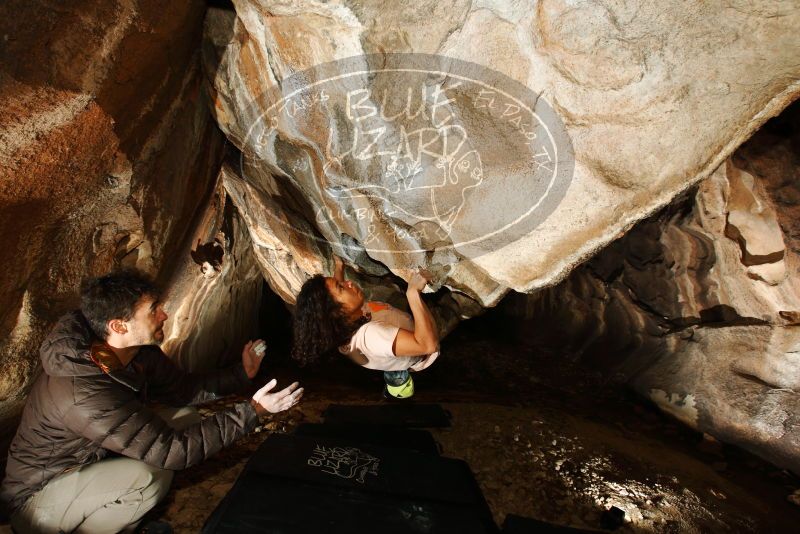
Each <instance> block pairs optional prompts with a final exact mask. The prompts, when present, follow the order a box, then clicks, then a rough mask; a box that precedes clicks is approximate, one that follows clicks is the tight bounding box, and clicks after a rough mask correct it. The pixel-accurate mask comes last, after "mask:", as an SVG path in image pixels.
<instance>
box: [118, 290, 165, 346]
mask: <svg viewBox="0 0 800 534" xmlns="http://www.w3.org/2000/svg"><path fill="white" fill-rule="evenodd" d="M166 320H167V314H166V313H164V309H163V308H162V307H161V302H160V301H159V300H158V299H157V298H155V297H153V296H150V295H145V296H143V297H142V298H141V299H139V302H137V303H136V306H135V307H134V311H133V317H131V319H130V320H129V321H126V322H127V324H128V336H130V337H129V346H138V345H158V344H159V343H161V342H162V341H164V321H166Z"/></svg>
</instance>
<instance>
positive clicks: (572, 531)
mask: <svg viewBox="0 0 800 534" xmlns="http://www.w3.org/2000/svg"><path fill="white" fill-rule="evenodd" d="M594 532H608V531H607V530H592V529H582V528H577V527H568V526H564V525H555V524H553V523H548V522H546V521H540V520H538V519H531V518H529V517H522V516H518V515H513V514H508V515H507V516H506V520H505V521H504V522H503V534H590V533H594Z"/></svg>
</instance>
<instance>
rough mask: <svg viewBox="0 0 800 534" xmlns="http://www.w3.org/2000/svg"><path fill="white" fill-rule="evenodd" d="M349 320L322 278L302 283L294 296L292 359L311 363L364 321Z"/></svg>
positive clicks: (301, 362)
mask: <svg viewBox="0 0 800 534" xmlns="http://www.w3.org/2000/svg"><path fill="white" fill-rule="evenodd" d="M364 322H365V321H364V320H359V321H356V322H355V323H353V322H350V321H348V320H347V318H346V317H345V316H344V314H343V313H342V308H341V305H340V304H339V303H338V302H336V301H335V300H334V299H333V297H332V296H331V294H330V291H328V287H327V286H326V285H325V277H324V276H322V275H319V274H318V275H316V276H314V277H312V278H310V279H309V280H306V282H305V283H304V284H303V287H302V288H301V289H300V294H299V295H297V303H296V305H295V312H294V321H293V325H292V331H293V332H292V337H293V344H292V358H294V359H295V360H297V362H298V363H300V365H301V366H303V365H308V364H313V363H316V362H318V361H320V360H321V359H322V357H323V356H326V355H328V354H329V353H330V352H331V351H333V350H334V349H336V348H337V347H339V346H340V345H342V344H344V343H346V342H347V341H349V340H350V337H351V336H352V335H353V333H354V332H355V331H356V330H357V329H358V327H359V326H361V325H362V324H364Z"/></svg>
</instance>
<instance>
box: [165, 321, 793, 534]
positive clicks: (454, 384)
mask: <svg viewBox="0 0 800 534" xmlns="http://www.w3.org/2000/svg"><path fill="white" fill-rule="evenodd" d="M269 364H270V362H269V361H268V362H266V363H265V367H267V371H268V372H269V367H268V366H269ZM269 376H275V377H277V378H278V380H279V384H281V383H288V381H290V380H295V379H299V380H301V381H302V383H303V384H304V386H305V387H306V396H305V398H304V400H303V402H302V403H301V405H300V406H298V407H297V408H295V409H293V410H292V411H290V412H288V413H284V414H279V415H277V416H275V417H273V418H271V419H268V420H267V421H266V422H265V424H264V425H263V427H261V428H260V429H259V432H257V433H254V434H251V435H250V436H248V437H247V438H245V439H243V440H241V441H239V442H238V443H236V444H235V445H234V446H232V447H230V448H228V449H226V450H223V451H222V452H220V453H219V454H217V455H216V456H215V457H213V458H211V459H210V460H208V461H207V462H205V463H204V464H201V465H199V466H196V467H194V468H191V469H187V470H185V471H182V472H178V473H176V476H175V480H174V483H173V488H172V490H171V491H170V494H169V496H168V497H167V499H166V500H165V501H164V502H163V503H162V504H160V505H159V507H158V508H157V509H156V510H155V511H154V513H153V514H152V515H153V517H155V518H161V519H164V520H166V521H168V522H170V523H171V524H172V525H173V527H174V528H175V531H176V532H186V533H188V532H197V531H199V530H200V528H201V527H202V525H203V524H204V522H205V521H206V519H207V518H208V516H209V515H210V514H211V512H212V511H213V509H214V508H215V507H216V506H217V504H218V503H219V502H220V500H221V499H222V498H223V497H224V495H225V494H226V493H227V492H228V491H229V490H230V488H231V487H232V485H233V483H234V481H235V479H236V477H237V476H238V474H239V473H240V471H241V470H242V468H243V467H244V464H245V463H246V461H247V459H248V458H249V457H250V455H251V454H252V452H253V451H254V450H255V449H256V448H257V447H258V446H259V445H260V444H261V442H262V441H263V440H264V439H266V438H267V437H268V435H269V434H270V433H274V432H290V431H291V430H292V428H293V427H295V426H297V425H298V424H299V423H303V422H320V421H321V414H322V412H323V410H324V409H325V408H326V407H327V406H328V405H329V404H331V403H343V404H347V403H354V404H369V403H379V402H385V401H383V400H382V399H381V397H380V391H381V387H382V379H381V374H380V373H377V372H371V371H366V370H363V369H360V368H358V367H356V366H352V365H351V364H348V363H347V362H335V363H334V364H331V365H330V366H329V367H328V368H326V369H325V370H323V371H322V372H317V373H314V374H309V373H304V372H302V371H298V370H297V369H296V368H293V367H292V366H290V365H280V364H278V365H277V366H273V369H272V374H270V375H269ZM415 383H416V389H417V394H416V396H415V400H416V402H433V403H439V404H441V405H442V406H443V407H444V408H445V409H447V410H449V411H450V412H451V413H452V416H453V420H452V427H451V428H446V429H432V430H431V433H432V434H433V436H434V437H435V439H436V440H437V441H438V442H439V443H440V444H441V446H442V448H443V454H444V455H445V456H449V457H454V458H460V459H463V460H466V461H467V462H468V463H469V465H470V466H471V468H472V470H473V472H474V473H475V476H476V478H477V480H478V483H479V485H480V487H481V489H482V490H483V492H484V495H485V497H486V500H487V502H488V504H489V506H490V508H491V509H492V513H493V514H494V517H495V520H496V521H497V523H498V524H502V522H503V520H504V518H505V516H506V514H510V513H513V514H517V515H522V516H526V517H534V518H537V519H540V520H545V521H550V522H554V523H559V524H564V525H572V526H578V527H588V528H600V527H601V515H602V512H603V511H604V510H605V509H607V508H609V507H610V506H616V507H618V508H621V509H623V510H624V511H625V512H626V522H625V524H624V525H623V526H622V527H620V528H619V529H618V530H617V531H618V532H681V533H685V532H723V531H725V532H767V531H771V532H794V531H796V528H797V525H798V524H800V507H798V506H795V505H794V504H792V503H790V502H789V501H788V500H787V496H788V495H789V494H791V493H792V492H793V491H794V490H796V489H797V488H798V487H800V480H799V479H798V478H797V477H796V476H794V475H793V474H791V473H788V472H786V471H784V470H781V469H779V468H777V467H775V466H772V465H770V464H768V463H766V462H764V461H761V460H760V459H758V458H756V457H754V456H752V455H750V454H748V453H746V452H744V451H742V450H740V449H738V448H736V447H733V446H728V445H723V444H720V443H717V442H715V441H713V440H709V439H708V438H705V439H704V438H703V436H702V435H700V434H698V433H696V432H693V431H692V430H690V429H688V428H686V427H684V426H683V425H681V424H679V423H678V422H676V421H674V420H672V419H670V418H668V417H667V416H665V415H662V414H661V413H660V412H658V411H657V410H656V409H655V407H654V406H652V405H651V404H649V403H648V402H647V401H644V400H642V399H640V398H638V397H636V396H634V395H633V394H631V393H629V392H627V391H626V390H624V389H621V388H619V387H617V386H614V385H609V384H604V383H603V381H602V380H600V379H599V378H598V377H597V376H595V375H594V374H593V373H592V372H591V371H588V370H586V369H585V368H580V367H577V366H575V365H571V364H569V363H568V362H566V361H564V358H558V357H556V355H555V354H554V353H553V352H552V351H547V350H543V349H541V348H538V349H537V348H535V347H529V348H520V347H512V346H503V345H502V344H501V343H498V342H496V341H492V342H489V341H487V340H486V336H485V335H483V333H482V332H481V331H480V329H462V330H461V331H457V332H456V333H455V334H454V335H452V336H450V337H448V339H447V340H446V342H445V343H444V344H443V351H442V356H441V357H440V360H439V361H438V362H437V363H436V364H435V365H434V366H432V367H431V368H430V369H428V370H426V371H425V372H423V373H419V374H418V375H416V376H415ZM234 400H235V399H227V400H226V399H223V400H220V401H217V402H216V403H215V404H214V405H209V406H206V407H204V410H214V409H217V408H219V407H220V406H224V405H225V404H227V403H231V402H233V401H234ZM265 505H267V503H265Z"/></svg>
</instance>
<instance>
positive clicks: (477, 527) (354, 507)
mask: <svg viewBox="0 0 800 534" xmlns="http://www.w3.org/2000/svg"><path fill="white" fill-rule="evenodd" d="M203 532H205V533H218V534H220V533H233V532H237V533H238V532H257V533H259V532H263V533H275V534H278V533H280V534H305V533H314V534H317V533H322V532H325V533H348V534H351V533H360V532H379V533H381V534H388V533H395V532H396V533H398V534H399V533H403V534H412V533H417V532H419V533H423V532H424V533H430V534H438V533H450V532H459V533H465V534H470V533H476V534H477V533H496V532H497V528H496V526H495V525H494V523H493V522H492V517H491V513H490V511H489V508H488V506H487V505H486V502H485V500H484V499H483V496H482V494H481V492H480V489H479V488H478V485H477V483H476V482H475V479H474V478H473V476H472V473H471V472H470V470H469V468H468V466H467V465H466V464H465V463H464V462H462V461H460V460H454V459H450V458H443V457H439V456H435V455H431V454H425V453H420V452H417V451H413V450H406V449H399V448H386V447H379V446H375V445H371V444H363V443H358V442H355V441H351V440H347V439H340V438H330V437H324V436H294V435H273V436H270V437H269V438H268V439H267V440H266V441H265V442H264V443H263V444H262V445H261V447H259V449H258V450H257V451H256V452H255V453H254V455H253V457H252V458H251V459H250V461H249V462H248V464H247V466H246V467H245V470H244V472H243V473H242V475H241V476H240V477H239V479H238V480H237V482H236V484H235V485H234V487H233V488H232V490H231V492H230V493H229V494H228V496H227V497H226V498H225V499H224V500H223V502H222V503H221V504H220V505H219V507H218V508H217V509H216V510H215V511H214V513H213V514H212V516H211V517H210V518H209V520H208V522H207V523H206V526H205V527H204V529H203Z"/></svg>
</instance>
